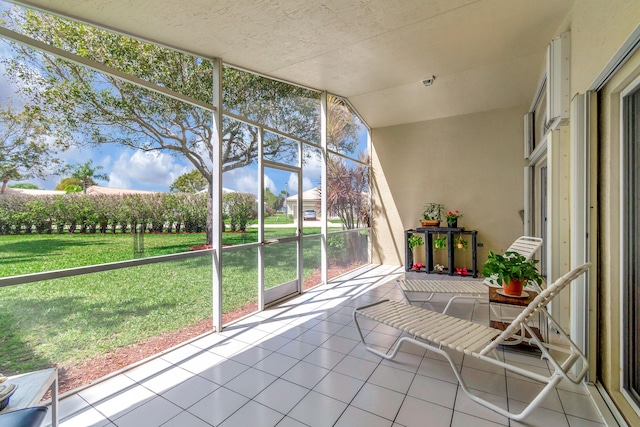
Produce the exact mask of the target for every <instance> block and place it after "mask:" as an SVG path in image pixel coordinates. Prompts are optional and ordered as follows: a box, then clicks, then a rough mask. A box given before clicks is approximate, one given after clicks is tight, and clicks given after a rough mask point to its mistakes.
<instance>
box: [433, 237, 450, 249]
mask: <svg viewBox="0 0 640 427" xmlns="http://www.w3.org/2000/svg"><path fill="white" fill-rule="evenodd" d="M433 247H434V248H435V249H436V250H438V249H444V248H446V247H447V236H444V237H436V238H435V239H433Z"/></svg>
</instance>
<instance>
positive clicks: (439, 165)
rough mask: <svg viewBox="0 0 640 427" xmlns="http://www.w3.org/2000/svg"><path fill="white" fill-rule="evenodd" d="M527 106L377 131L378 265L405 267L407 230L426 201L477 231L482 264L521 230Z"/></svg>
mask: <svg viewBox="0 0 640 427" xmlns="http://www.w3.org/2000/svg"><path fill="white" fill-rule="evenodd" d="M527 107H528V106H521V107H518V108H510V109H503V110H497V111H489V112H485V113H480V114H471V115H465V116H458V117H453V118H446V119H438V120H431V121H426V122H419V123H412V124H407V125H400V126H391V127H386V128H379V129H374V130H373V132H372V143H373V149H372V152H373V157H372V162H373V171H374V176H373V186H372V187H373V210H374V223H373V248H374V262H377V263H384V264H391V265H401V264H403V262H404V242H403V239H404V234H403V233H404V230H405V229H408V228H415V227H417V226H419V225H420V223H419V220H420V219H421V218H422V211H423V206H424V204H425V203H427V202H439V203H443V204H444V205H445V208H446V209H449V210H454V209H458V210H459V211H460V212H461V213H462V214H463V215H464V217H463V218H461V219H460V220H458V225H459V226H461V227H465V228H466V229H474V230H478V242H479V243H481V244H483V247H481V248H478V267H480V266H481V264H482V262H484V260H485V259H486V254H487V252H488V250H494V251H504V249H505V248H507V247H508V246H509V245H510V244H511V243H512V242H513V241H514V240H515V239H516V238H517V237H519V236H521V235H522V230H523V223H522V219H521V216H520V210H522V209H523V206H524V202H523V185H524V173H523V167H524V160H523V146H522V135H523V126H524V125H523V115H524V114H525V112H526V111H527ZM469 266H470V265H469Z"/></svg>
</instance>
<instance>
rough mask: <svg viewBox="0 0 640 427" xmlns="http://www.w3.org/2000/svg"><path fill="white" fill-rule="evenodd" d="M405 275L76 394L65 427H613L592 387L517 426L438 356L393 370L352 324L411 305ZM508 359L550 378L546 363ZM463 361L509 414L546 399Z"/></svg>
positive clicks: (377, 334)
mask: <svg viewBox="0 0 640 427" xmlns="http://www.w3.org/2000/svg"><path fill="white" fill-rule="evenodd" d="M403 274H404V272H401V271H400V270H399V269H398V268H395V267H384V266H378V267H370V268H366V269H363V270H360V271H359V272H358V273H357V274H356V273H353V274H350V275H347V276H343V277H341V278H339V279H338V280H334V281H332V282H331V283H330V284H329V285H326V286H322V287H318V288H316V289H314V290H312V291H310V292H307V293H305V294H304V295H302V296H300V297H298V298H296V299H294V300H291V301H288V302H287V303H285V304H284V305H281V306H279V307H277V308H273V309H270V310H267V311H265V312H262V313H256V314H254V315H252V316H250V317H248V318H246V319H244V320H242V321H240V322H238V323H236V324H234V325H233V326H231V327H228V328H226V329H225V330H224V331H223V332H222V333H220V334H211V335H208V336H205V337H202V338H200V339H198V340H196V341H193V342H191V343H189V344H187V345H184V346H182V347H180V348H176V349H175V350H173V351H170V352H167V353H166V354H163V355H162V356H160V357H158V358H156V359H154V360H151V361H149V362H147V363H145V364H144V365H141V366H138V367H136V368H133V369H131V370H129V371H125V372H124V373H122V374H120V375H118V376H115V377H113V378H110V379H108V380H106V381H103V382H100V383H98V384H96V385H94V386H92V387H89V388H86V389H84V390H81V391H79V392H77V393H75V394H72V395H69V396H67V397H65V398H64V399H63V400H61V401H60V411H61V415H60V420H61V425H62V426H64V427H71V426H82V427H88V426H94V427H101V426H110V427H113V426H119V427H129V426H136V427H139V426H164V427H169V426H180V427H190V426H193V427H199V426H203V427H204V426H224V427H227V426H242V427H245V426H265V427H268V426H278V427H294V426H367V427H378V426H398V427H400V426H406V427H409V426H433V427H437V426H447V427H456V426H465V427H466V426H496V425H505V426H508V425H510V426H523V425H527V426H544V427H554V426H564V427H568V426H570V427H574V426H598V425H604V424H603V420H602V418H601V416H600V414H599V412H598V411H597V409H596V407H595V406H594V405H593V403H592V401H591V398H590V397H589V395H588V392H587V389H586V388H584V387H581V386H580V387H578V386H572V385H565V384H561V385H560V386H559V387H558V389H557V390H555V391H554V392H553V393H552V394H551V395H549V396H548V397H547V398H546V399H545V401H544V402H543V403H542V405H541V407H539V408H538V409H536V410H535V411H534V413H533V414H532V415H531V416H530V417H529V419H527V420H526V422H514V421H510V420H508V419H507V418H504V417H502V416H500V415H498V414H496V413H495V412H493V411H490V410H488V409H486V408H484V407H482V406H480V405H478V404H477V403H475V402H472V401H471V400H470V399H468V398H467V396H466V395H465V394H464V393H463V392H462V391H461V389H460V387H459V386H458V384H457V382H456V379H455V377H454V375H453V373H452V372H451V368H450V366H449V365H448V364H447V363H445V362H444V361H443V360H441V359H439V357H438V356H437V355H435V354H432V353H430V352H425V351H424V350H423V349H420V348H418V347H417V346H413V347H411V346H407V347H403V352H401V353H400V354H399V356H398V358H397V359H396V360H395V361H386V360H381V359H380V358H379V357H377V356H375V355H373V354H371V353H369V352H367V351H366V350H365V349H364V347H363V345H362V344H361V343H360V341H359V339H358V335H357V331H356V329H355V328H354V326H353V320H352V317H351V316H352V313H353V308H354V307H357V306H361V305H365V304H367V303H370V302H374V301H378V300H380V299H383V298H388V299H395V300H401V296H400V294H399V292H398V291H397V290H396V288H395V285H394V284H393V279H394V278H396V277H399V276H401V275H403ZM421 277H424V276H421ZM445 302H446V297H444V296H442V297H441V298H439V299H436V301H434V302H432V303H425V304H424V306H425V307H427V308H433V309H437V310H442V309H443V308H444V305H445ZM450 310H451V311H450V313H449V314H452V315H456V316H459V317H463V318H467V319H471V318H472V319H473V320H474V321H478V322H486V321H487V319H488V316H489V314H488V308H487V305H486V304H476V305H474V303H473V301H471V300H460V301H459V302H457V303H456V305H455V307H453V308H452V309H450ZM363 328H364V329H365V333H366V334H367V339H368V340H369V341H371V342H373V343H376V344H377V345H381V346H387V347H389V346H391V345H392V344H393V342H394V341H395V340H396V339H397V334H396V332H395V331H394V330H392V329H390V328H388V327H385V326H383V325H379V324H374V323H370V322H366V321H364V322H363ZM501 353H503V355H504V357H505V358H507V359H509V360H511V361H514V362H518V363H522V364H526V365H527V366H530V368H531V369H541V370H543V371H548V367H547V365H546V362H544V361H542V360H540V359H539V358H536V357H535V356H532V355H527V354H523V353H516V352H512V351H502V350H501ZM457 357H458V359H456V363H459V364H460V366H461V369H462V374H463V376H464V377H465V378H466V379H467V380H468V384H469V385H470V386H471V387H472V388H474V389H476V390H477V391H479V392H480V393H481V394H482V396H483V397H485V398H486V399H488V400H490V401H492V402H495V403H497V404H498V405H501V406H503V407H505V408H509V409H510V410H518V409H522V407H523V406H524V403H522V402H526V401H527V400H528V399H529V398H530V396H531V395H532V394H534V393H535V392H537V390H539V385H537V384H535V383H532V382H530V381H527V380H523V379H522V378H520V377H517V376H515V375H511V374H507V375H505V372H504V370H502V369H496V367H495V366H492V365H487V364H485V363H483V362H481V361H478V360H477V359H474V358H463V357H461V356H457ZM49 422H50V421H49ZM47 424H48V423H45V425H47Z"/></svg>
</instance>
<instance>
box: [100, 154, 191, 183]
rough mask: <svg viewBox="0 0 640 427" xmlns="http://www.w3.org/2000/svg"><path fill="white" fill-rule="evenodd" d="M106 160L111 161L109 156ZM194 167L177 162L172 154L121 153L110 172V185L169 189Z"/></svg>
mask: <svg viewBox="0 0 640 427" xmlns="http://www.w3.org/2000/svg"><path fill="white" fill-rule="evenodd" d="M104 160H107V161H109V160H110V158H109V157H107V158H105V159H104ZM191 169H192V167H189V166H184V165H182V164H180V163H176V161H175V159H174V158H173V157H172V156H169V155H167V154H164V153H158V152H145V151H136V152H134V153H133V155H130V153H129V152H124V153H122V154H120V157H118V159H117V160H116V161H115V162H114V163H113V167H112V169H111V172H110V173H109V183H108V184H107V185H108V186H109V187H116V188H130V189H135V190H156V191H169V186H170V185H171V183H173V181H175V180H176V178H178V177H179V176H180V175H182V174H184V173H186V172H189V171H190V170H191Z"/></svg>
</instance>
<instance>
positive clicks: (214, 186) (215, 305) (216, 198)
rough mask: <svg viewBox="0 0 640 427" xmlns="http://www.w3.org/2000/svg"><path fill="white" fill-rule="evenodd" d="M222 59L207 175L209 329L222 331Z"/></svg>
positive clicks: (216, 63)
mask: <svg viewBox="0 0 640 427" xmlns="http://www.w3.org/2000/svg"><path fill="white" fill-rule="evenodd" d="M222 73H223V71H222V59H220V58H215V59H213V77H212V80H213V81H212V84H213V99H212V100H211V103H212V104H213V106H214V107H215V108H216V110H215V112H214V113H213V117H212V119H213V120H212V126H213V129H212V132H211V145H212V150H211V153H212V156H211V157H212V158H211V160H212V173H211V191H210V194H211V221H212V224H211V225H212V231H213V233H212V241H211V244H212V246H213V247H212V249H213V255H212V267H213V283H212V284H211V286H212V291H213V292H212V295H213V298H212V311H213V329H214V331H216V332H220V331H222Z"/></svg>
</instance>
